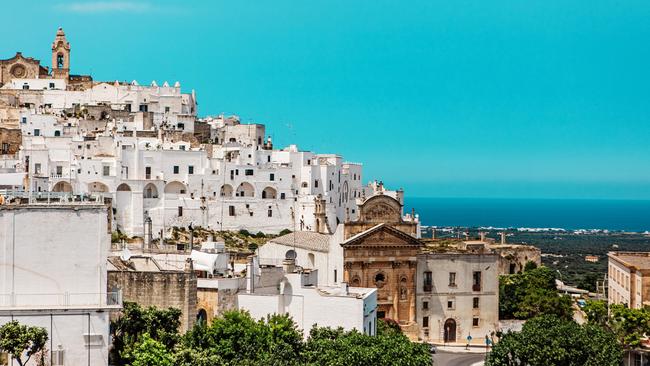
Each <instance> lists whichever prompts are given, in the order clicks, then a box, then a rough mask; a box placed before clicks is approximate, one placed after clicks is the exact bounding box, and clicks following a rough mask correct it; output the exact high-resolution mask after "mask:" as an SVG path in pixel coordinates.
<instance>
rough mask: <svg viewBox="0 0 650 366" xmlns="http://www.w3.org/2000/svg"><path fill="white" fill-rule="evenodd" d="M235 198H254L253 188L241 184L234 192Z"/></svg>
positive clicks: (249, 185)
mask: <svg viewBox="0 0 650 366" xmlns="http://www.w3.org/2000/svg"><path fill="white" fill-rule="evenodd" d="M235 195H236V196H237V197H255V188H254V187H253V185H252V184H250V183H248V182H243V183H242V184H240V185H239V187H237V191H236V192H235Z"/></svg>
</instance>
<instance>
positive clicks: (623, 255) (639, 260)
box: [607, 252, 650, 270]
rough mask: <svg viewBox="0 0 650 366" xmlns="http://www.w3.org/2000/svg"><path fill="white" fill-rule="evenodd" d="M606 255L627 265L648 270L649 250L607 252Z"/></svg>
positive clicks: (649, 268) (649, 266) (649, 265)
mask: <svg viewBox="0 0 650 366" xmlns="http://www.w3.org/2000/svg"><path fill="white" fill-rule="evenodd" d="M607 255H608V257H610V258H613V259H615V260H617V261H618V262H620V263H622V264H623V265H625V266H627V267H634V268H636V269H639V270H650V252H609V253H608V254H607Z"/></svg>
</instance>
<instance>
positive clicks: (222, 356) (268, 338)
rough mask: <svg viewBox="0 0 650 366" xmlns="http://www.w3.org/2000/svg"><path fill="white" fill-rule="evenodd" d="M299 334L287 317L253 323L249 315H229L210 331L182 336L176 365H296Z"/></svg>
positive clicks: (198, 328) (201, 328)
mask: <svg viewBox="0 0 650 366" xmlns="http://www.w3.org/2000/svg"><path fill="white" fill-rule="evenodd" d="M303 346H304V345H303V337H302V333H301V332H300V331H298V329H297V326H296V324H295V323H294V322H293V320H292V319H291V318H290V317H289V316H288V315H269V316H267V318H266V319H263V320H259V321H256V320H254V319H253V318H252V317H251V316H250V314H249V313H248V312H245V311H228V312H225V313H224V314H223V315H222V316H221V317H219V318H215V319H213V321H212V324H211V325H210V326H209V327H206V326H202V325H198V326H195V327H194V328H193V329H192V330H190V331H189V332H188V333H186V334H185V336H184V337H183V340H182V347H181V349H180V350H179V351H178V353H177V363H178V364H179V365H188V366H189V365H209V364H224V365H278V366H280V365H299V364H301V362H300V361H301V352H302V348H303Z"/></svg>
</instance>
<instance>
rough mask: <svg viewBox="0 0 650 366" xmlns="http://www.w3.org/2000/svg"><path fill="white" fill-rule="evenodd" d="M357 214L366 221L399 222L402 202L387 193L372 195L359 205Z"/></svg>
mask: <svg viewBox="0 0 650 366" xmlns="http://www.w3.org/2000/svg"><path fill="white" fill-rule="evenodd" d="M359 216H360V220H361V221H366V222H401V221H402V204H401V203H400V202H399V201H398V200H396V199H394V198H392V197H390V196H387V195H377V196H373V197H370V198H368V199H367V200H366V201H365V202H364V203H363V204H361V205H359Z"/></svg>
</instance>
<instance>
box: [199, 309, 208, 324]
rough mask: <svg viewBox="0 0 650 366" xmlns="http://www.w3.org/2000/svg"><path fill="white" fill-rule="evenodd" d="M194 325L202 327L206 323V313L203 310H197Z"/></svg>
mask: <svg viewBox="0 0 650 366" xmlns="http://www.w3.org/2000/svg"><path fill="white" fill-rule="evenodd" d="M196 323H197V324H203V325H205V324H207V323H208V313H207V312H206V311H205V309H199V313H198V314H196Z"/></svg>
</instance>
